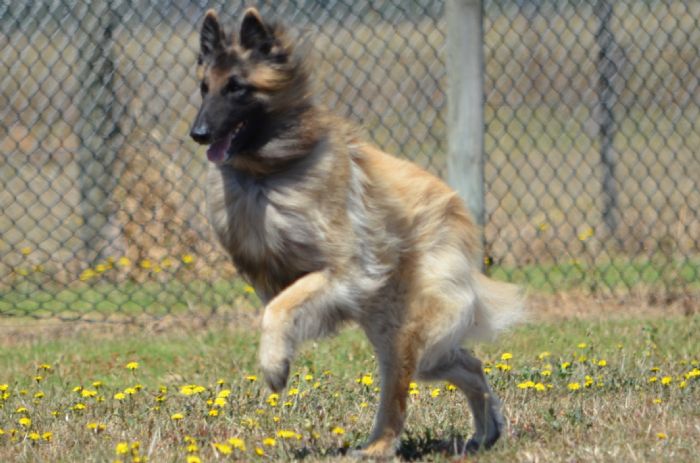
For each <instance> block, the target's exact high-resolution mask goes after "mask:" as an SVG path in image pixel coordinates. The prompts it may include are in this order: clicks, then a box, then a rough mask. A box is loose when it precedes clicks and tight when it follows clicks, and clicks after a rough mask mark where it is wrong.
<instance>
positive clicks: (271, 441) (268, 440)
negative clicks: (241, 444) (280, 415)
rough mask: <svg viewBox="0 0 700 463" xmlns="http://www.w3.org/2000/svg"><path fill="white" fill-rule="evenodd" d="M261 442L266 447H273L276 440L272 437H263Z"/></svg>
mask: <svg viewBox="0 0 700 463" xmlns="http://www.w3.org/2000/svg"><path fill="white" fill-rule="evenodd" d="M262 443H263V445H266V446H267V447H274V446H275V445H277V441H276V440H275V439H273V438H272V437H266V438H265V439H263V441H262Z"/></svg>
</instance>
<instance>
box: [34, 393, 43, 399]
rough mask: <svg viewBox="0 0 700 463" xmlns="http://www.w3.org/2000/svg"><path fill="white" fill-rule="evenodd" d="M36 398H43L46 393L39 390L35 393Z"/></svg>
mask: <svg viewBox="0 0 700 463" xmlns="http://www.w3.org/2000/svg"><path fill="white" fill-rule="evenodd" d="M34 398H35V399H43V398H44V393H43V392H42V391H39V392H37V393H36V394H34Z"/></svg>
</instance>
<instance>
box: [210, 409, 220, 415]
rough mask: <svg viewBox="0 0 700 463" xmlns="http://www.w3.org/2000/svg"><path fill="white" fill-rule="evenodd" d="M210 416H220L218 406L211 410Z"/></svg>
mask: <svg viewBox="0 0 700 463" xmlns="http://www.w3.org/2000/svg"><path fill="white" fill-rule="evenodd" d="M209 416H219V410H218V409H216V408H212V409H211V410H209Z"/></svg>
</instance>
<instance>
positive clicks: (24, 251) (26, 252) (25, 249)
mask: <svg viewBox="0 0 700 463" xmlns="http://www.w3.org/2000/svg"><path fill="white" fill-rule="evenodd" d="M19 252H20V253H22V255H23V256H28V255H29V254H31V252H32V248H30V247H29V246H25V247H23V248H21V249H20V250H19Z"/></svg>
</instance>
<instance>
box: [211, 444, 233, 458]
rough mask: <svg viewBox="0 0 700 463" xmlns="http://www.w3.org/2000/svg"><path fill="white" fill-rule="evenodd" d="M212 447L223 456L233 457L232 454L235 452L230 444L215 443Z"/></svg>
mask: <svg viewBox="0 0 700 463" xmlns="http://www.w3.org/2000/svg"><path fill="white" fill-rule="evenodd" d="M212 446H213V447H214V449H216V451H217V452H219V453H220V454H222V455H231V453H232V452H233V449H232V448H231V446H230V445H228V444H219V443H214V444H212Z"/></svg>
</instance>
